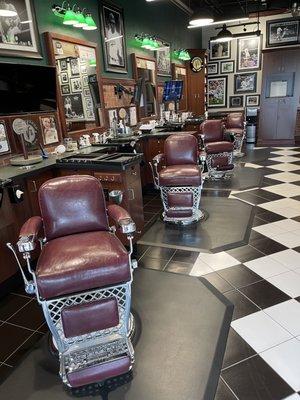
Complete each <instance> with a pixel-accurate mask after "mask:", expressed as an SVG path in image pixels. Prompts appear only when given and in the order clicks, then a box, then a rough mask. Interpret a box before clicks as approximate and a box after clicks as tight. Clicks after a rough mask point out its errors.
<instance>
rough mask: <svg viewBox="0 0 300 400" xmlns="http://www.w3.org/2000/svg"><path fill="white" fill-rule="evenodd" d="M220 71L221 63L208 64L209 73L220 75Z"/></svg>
mask: <svg viewBox="0 0 300 400" xmlns="http://www.w3.org/2000/svg"><path fill="white" fill-rule="evenodd" d="M218 73H219V63H217V62H215V63H209V64H207V75H218Z"/></svg>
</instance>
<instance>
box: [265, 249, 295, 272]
mask: <svg viewBox="0 0 300 400" xmlns="http://www.w3.org/2000/svg"><path fill="white" fill-rule="evenodd" d="M270 257H271V258H272V259H273V260H275V261H278V262H279V263H281V264H283V265H285V266H286V267H287V268H288V269H291V270H295V269H298V268H300V253H298V252H297V251H295V250H292V249H288V250H283V251H279V252H278V253H274V254H270Z"/></svg>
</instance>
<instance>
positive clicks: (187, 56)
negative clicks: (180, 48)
mask: <svg viewBox="0 0 300 400" xmlns="http://www.w3.org/2000/svg"><path fill="white" fill-rule="evenodd" d="M190 59H191V56H190V54H189V52H188V51H185V55H184V61H189V60H190Z"/></svg>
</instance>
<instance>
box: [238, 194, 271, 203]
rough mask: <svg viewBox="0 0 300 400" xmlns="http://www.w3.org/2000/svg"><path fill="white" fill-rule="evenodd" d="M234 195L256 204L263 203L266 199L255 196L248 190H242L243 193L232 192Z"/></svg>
mask: <svg viewBox="0 0 300 400" xmlns="http://www.w3.org/2000/svg"><path fill="white" fill-rule="evenodd" d="M234 197H237V198H238V199H242V200H244V201H246V202H248V203H251V204H253V205H257V204H262V203H265V202H266V200H265V199H262V198H261V197H258V196H255V195H253V194H251V193H249V192H244V193H237V194H234Z"/></svg>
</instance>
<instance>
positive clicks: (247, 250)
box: [226, 245, 264, 263]
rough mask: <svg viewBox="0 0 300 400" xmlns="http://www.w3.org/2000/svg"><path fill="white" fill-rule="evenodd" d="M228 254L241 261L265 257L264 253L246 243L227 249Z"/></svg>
mask: <svg viewBox="0 0 300 400" xmlns="http://www.w3.org/2000/svg"><path fill="white" fill-rule="evenodd" d="M226 253H228V254H230V255H231V256H232V257H234V258H235V259H236V260H238V261H240V262H241V263H245V262H247V261H252V260H255V259H256V258H259V257H263V256H264V254H263V253H262V252H260V251H258V250H256V249H254V248H253V247H251V246H249V245H246V246H242V247H237V248H236V249H232V250H227V252H226Z"/></svg>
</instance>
